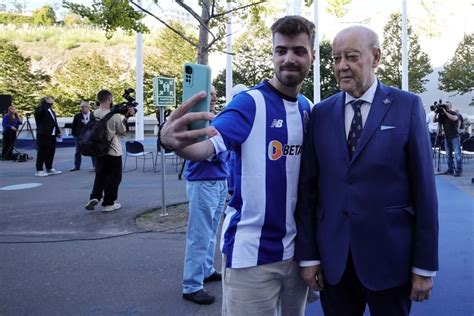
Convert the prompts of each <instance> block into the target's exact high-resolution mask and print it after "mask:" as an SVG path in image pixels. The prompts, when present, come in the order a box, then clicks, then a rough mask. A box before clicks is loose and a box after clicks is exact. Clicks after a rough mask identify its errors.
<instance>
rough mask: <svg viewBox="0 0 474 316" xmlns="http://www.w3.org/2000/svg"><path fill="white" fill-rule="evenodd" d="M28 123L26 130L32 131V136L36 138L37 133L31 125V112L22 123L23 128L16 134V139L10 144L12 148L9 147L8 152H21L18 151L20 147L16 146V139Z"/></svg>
mask: <svg viewBox="0 0 474 316" xmlns="http://www.w3.org/2000/svg"><path fill="white" fill-rule="evenodd" d="M25 125H26V131H27V132H30V134H31V138H32V139H33V140H35V135H34V134H33V128H32V127H31V123H30V114H26V122H25V123H23V124H22V125H21V128H20V129H19V130H18V131H17V133H16V135H15V140H14V141H13V143H12V144H11V145H10V148H8V151H7V153H8V152H13V151H15V153H17V154H19V153H20V152H19V151H18V149H16V147H15V144H16V140H17V139H18V137H19V136H20V135H21V132H22V131H23V128H24V127H25ZM35 148H36V145H35ZM36 150H38V148H36Z"/></svg>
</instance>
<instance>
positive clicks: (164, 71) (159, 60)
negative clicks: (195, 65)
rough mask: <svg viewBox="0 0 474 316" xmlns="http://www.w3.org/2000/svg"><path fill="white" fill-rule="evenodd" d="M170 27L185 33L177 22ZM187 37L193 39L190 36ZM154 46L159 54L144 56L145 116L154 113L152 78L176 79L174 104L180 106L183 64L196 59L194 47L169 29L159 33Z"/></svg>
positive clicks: (183, 28)
mask: <svg viewBox="0 0 474 316" xmlns="http://www.w3.org/2000/svg"><path fill="white" fill-rule="evenodd" d="M172 26H173V28H175V29H176V30H178V31H180V32H183V34H184V33H187V32H186V29H185V27H184V26H183V25H181V24H179V23H177V22H176V23H172ZM187 36H189V37H190V38H193V35H192V34H189V35H187ZM194 38H195V37H194ZM154 44H155V46H156V47H159V48H160V54H159V55H156V54H153V55H146V56H145V59H144V63H143V64H144V75H143V78H144V80H143V91H144V111H145V114H146V115H148V114H152V113H154V112H155V106H154V104H153V78H154V77H156V76H159V77H168V78H176V102H177V104H180V103H181V101H182V100H181V96H182V87H183V78H182V73H183V64H184V63H185V62H194V61H195V58H196V52H195V49H194V47H193V46H192V45H190V44H189V43H188V42H186V41H184V40H183V39H182V38H181V37H180V36H179V35H177V34H176V33H174V32H173V31H171V29H169V28H164V29H162V30H161V31H160V34H159V36H158V38H157V39H156V41H155V43H154Z"/></svg>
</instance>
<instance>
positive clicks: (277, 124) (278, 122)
mask: <svg viewBox="0 0 474 316" xmlns="http://www.w3.org/2000/svg"><path fill="white" fill-rule="evenodd" d="M282 126H283V120H277V119H274V120H273V122H272V125H270V127H274V128H281V127H282Z"/></svg>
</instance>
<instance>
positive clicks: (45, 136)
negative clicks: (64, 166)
mask: <svg viewBox="0 0 474 316" xmlns="http://www.w3.org/2000/svg"><path fill="white" fill-rule="evenodd" d="M53 105H54V100H53V98H52V97H50V96H47V97H43V98H41V100H40V104H39V105H38V106H37V107H36V108H35V121H36V141H37V144H36V146H37V150H38V155H37V157H36V172H35V176H37V177H47V176H50V175H55V174H60V173H61V171H58V170H55V169H54V168H53V160H54V154H55V153H56V138H61V131H60V130H59V126H58V121H57V119H56V113H55V112H54V110H53ZM43 165H45V166H46V171H43Z"/></svg>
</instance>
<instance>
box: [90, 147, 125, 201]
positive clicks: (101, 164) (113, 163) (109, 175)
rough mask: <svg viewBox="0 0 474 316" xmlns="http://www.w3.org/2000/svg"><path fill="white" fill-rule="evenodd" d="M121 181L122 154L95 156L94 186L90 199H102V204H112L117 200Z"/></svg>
mask: <svg viewBox="0 0 474 316" xmlns="http://www.w3.org/2000/svg"><path fill="white" fill-rule="evenodd" d="M121 181H122V156H110V155H105V156H102V157H97V161H96V165H95V179H94V188H93V189H92V193H91V196H90V198H91V199H98V200H100V199H102V194H103V196H104V200H103V201H102V205H103V206H107V205H113V204H114V202H115V200H117V195H118V189H119V185H120V182H121Z"/></svg>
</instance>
